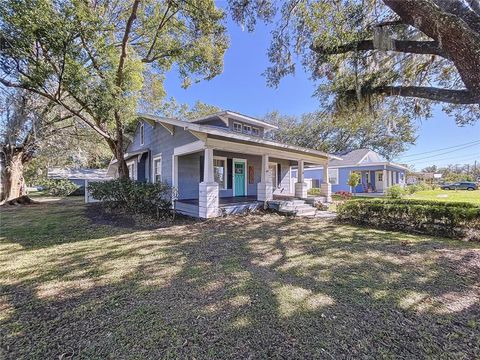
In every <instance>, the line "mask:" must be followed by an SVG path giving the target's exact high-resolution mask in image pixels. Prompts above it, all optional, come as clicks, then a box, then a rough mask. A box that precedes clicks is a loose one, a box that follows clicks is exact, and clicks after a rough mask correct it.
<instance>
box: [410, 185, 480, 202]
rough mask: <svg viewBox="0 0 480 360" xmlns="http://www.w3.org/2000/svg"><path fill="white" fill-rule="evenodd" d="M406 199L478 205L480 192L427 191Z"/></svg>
mask: <svg viewBox="0 0 480 360" xmlns="http://www.w3.org/2000/svg"><path fill="white" fill-rule="evenodd" d="M407 198H408V199H422V200H438V201H461V202H464V201H465V202H471V203H474V204H479V205H480V190H474V191H466V190H440V189H438V190H427V191H419V192H417V193H415V194H413V195H409V196H407Z"/></svg>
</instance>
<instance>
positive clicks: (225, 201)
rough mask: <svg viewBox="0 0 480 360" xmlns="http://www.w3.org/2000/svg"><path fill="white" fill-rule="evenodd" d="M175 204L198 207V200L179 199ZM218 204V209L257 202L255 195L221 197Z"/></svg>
mask: <svg viewBox="0 0 480 360" xmlns="http://www.w3.org/2000/svg"><path fill="white" fill-rule="evenodd" d="M177 202H180V203H184V204H190V205H196V206H198V199H181V200H177ZM218 202H219V205H220V207H221V206H228V205H233V204H242V203H252V202H257V195H250V196H232V197H221V198H219V200H218Z"/></svg>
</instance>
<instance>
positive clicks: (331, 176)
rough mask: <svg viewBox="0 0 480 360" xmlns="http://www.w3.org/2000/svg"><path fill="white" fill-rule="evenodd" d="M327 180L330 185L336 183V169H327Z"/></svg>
mask: <svg viewBox="0 0 480 360" xmlns="http://www.w3.org/2000/svg"><path fill="white" fill-rule="evenodd" d="M328 182H329V183H330V184H332V185H338V169H328Z"/></svg>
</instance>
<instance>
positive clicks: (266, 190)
mask: <svg viewBox="0 0 480 360" xmlns="http://www.w3.org/2000/svg"><path fill="white" fill-rule="evenodd" d="M268 172H269V169H268V155H262V172H261V173H260V182H259V183H258V184H257V200H258V201H270V200H272V199H273V185H272V178H271V176H269V173H268Z"/></svg>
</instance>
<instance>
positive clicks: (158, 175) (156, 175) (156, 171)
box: [153, 155, 162, 183]
mask: <svg viewBox="0 0 480 360" xmlns="http://www.w3.org/2000/svg"><path fill="white" fill-rule="evenodd" d="M160 181H162V155H156V156H155V157H154V158H153V182H155V183H158V182H160Z"/></svg>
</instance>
